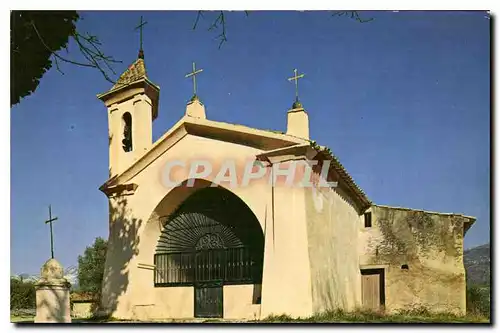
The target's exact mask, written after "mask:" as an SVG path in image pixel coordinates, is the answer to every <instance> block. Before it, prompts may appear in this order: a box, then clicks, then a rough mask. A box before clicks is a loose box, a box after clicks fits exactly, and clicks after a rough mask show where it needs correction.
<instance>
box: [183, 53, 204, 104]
mask: <svg viewBox="0 0 500 333" xmlns="http://www.w3.org/2000/svg"><path fill="white" fill-rule="evenodd" d="M201 72H203V69H198V70H197V69H196V64H195V62H194V61H193V71H192V72H191V73H188V74H186V78H188V77H192V78H193V97H192V98H191V100H195V99H197V98H198V96H197V95H196V75H197V74H200V73H201Z"/></svg>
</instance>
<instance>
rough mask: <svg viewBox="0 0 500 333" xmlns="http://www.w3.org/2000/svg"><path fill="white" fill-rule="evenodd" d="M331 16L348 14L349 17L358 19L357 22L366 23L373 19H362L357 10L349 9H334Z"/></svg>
mask: <svg viewBox="0 0 500 333" xmlns="http://www.w3.org/2000/svg"><path fill="white" fill-rule="evenodd" d="M332 16H350V18H351V19H353V20H356V21H358V22H359V23H366V22H370V21H372V20H373V17H370V18H369V19H363V18H361V16H360V15H359V12H358V11H357V10H351V11H334V12H333V14H332Z"/></svg>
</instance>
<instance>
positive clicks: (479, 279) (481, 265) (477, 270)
mask: <svg viewBox="0 0 500 333" xmlns="http://www.w3.org/2000/svg"><path fill="white" fill-rule="evenodd" d="M464 265H465V270H466V272H467V273H466V275H467V285H468V286H470V285H478V284H479V285H483V284H488V285H489V284H490V280H491V277H490V267H491V264H490V244H489V243H488V244H484V245H481V246H477V247H474V248H472V249H469V250H466V251H465V252H464Z"/></svg>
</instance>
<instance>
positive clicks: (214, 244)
mask: <svg viewBox="0 0 500 333" xmlns="http://www.w3.org/2000/svg"><path fill="white" fill-rule="evenodd" d="M162 224H163V228H162V233H161V235H160V239H159V240H158V245H157V247H156V253H155V258H154V260H155V267H156V269H155V277H154V284H155V287H164V286H168V287H173V286H193V287H194V289H195V290H194V298H195V299H194V301H195V308H194V312H195V317H222V315H223V310H222V309H223V286H224V285H226V284H249V283H261V281H262V262H263V252H264V236H263V233H262V229H261V227H260V224H259V222H258V221H257V219H256V218H255V216H254V215H253V213H252V212H251V210H250V209H249V208H248V207H247V206H246V204H245V203H244V202H243V201H241V200H240V199H239V198H238V197H237V196H235V195H234V194H232V193H231V192H229V191H227V190H225V189H222V188H213V187H210V188H205V189H201V190H198V191H197V192H195V193H194V194H193V195H191V196H190V197H188V198H187V199H186V200H185V201H184V202H183V203H182V204H181V205H180V206H179V208H177V209H176V211H175V212H174V213H173V214H172V215H170V216H168V217H166V219H165V220H164V222H163V223H162Z"/></svg>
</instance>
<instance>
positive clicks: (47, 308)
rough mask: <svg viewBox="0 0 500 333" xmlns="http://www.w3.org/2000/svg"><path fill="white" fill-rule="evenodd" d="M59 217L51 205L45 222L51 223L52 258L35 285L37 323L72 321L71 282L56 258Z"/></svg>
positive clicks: (43, 268)
mask: <svg viewBox="0 0 500 333" xmlns="http://www.w3.org/2000/svg"><path fill="white" fill-rule="evenodd" d="M56 220H57V217H52V209H51V206H50V205H49V219H48V220H46V221H45V224H50V254H51V258H50V259H49V260H47V261H46V262H45V264H43V266H42V269H41V272H40V279H39V280H38V281H37V283H36V285H35V289H36V316H35V323H70V322H71V309H70V302H69V297H70V296H69V288H70V286H71V285H70V283H69V281H68V280H67V279H66V278H65V277H64V269H63V267H62V266H61V264H60V263H59V262H58V261H57V260H56V259H55V258H54V235H53V230H52V223H53V222H54V221H56Z"/></svg>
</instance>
